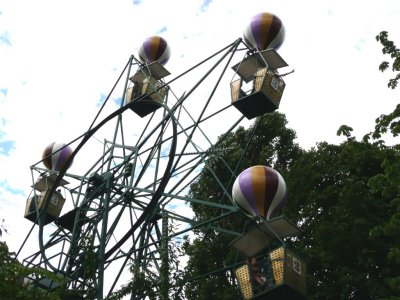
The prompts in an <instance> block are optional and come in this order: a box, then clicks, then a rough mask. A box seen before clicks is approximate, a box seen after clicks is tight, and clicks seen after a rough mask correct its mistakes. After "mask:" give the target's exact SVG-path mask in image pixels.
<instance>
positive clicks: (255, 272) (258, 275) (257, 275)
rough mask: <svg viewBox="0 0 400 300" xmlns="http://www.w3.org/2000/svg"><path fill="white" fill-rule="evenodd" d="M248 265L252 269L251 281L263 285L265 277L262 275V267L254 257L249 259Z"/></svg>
mask: <svg viewBox="0 0 400 300" xmlns="http://www.w3.org/2000/svg"><path fill="white" fill-rule="evenodd" d="M250 265H251V270H252V278H253V281H254V282H255V283H257V284H259V285H263V284H264V283H265V282H266V278H265V277H264V276H263V273H262V269H261V267H260V266H259V264H258V263H257V260H256V258H255V257H253V258H251V259H250Z"/></svg>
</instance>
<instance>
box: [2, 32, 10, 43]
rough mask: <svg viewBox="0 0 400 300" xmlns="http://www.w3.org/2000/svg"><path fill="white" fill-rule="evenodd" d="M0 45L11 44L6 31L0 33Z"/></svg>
mask: <svg viewBox="0 0 400 300" xmlns="http://www.w3.org/2000/svg"><path fill="white" fill-rule="evenodd" d="M0 45H6V46H11V41H10V36H9V34H8V31H6V32H4V33H2V34H1V35H0Z"/></svg>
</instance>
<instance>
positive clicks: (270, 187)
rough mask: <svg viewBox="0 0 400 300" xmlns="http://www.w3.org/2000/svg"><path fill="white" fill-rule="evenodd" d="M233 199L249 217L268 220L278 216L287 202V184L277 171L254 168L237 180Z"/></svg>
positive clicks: (245, 171)
mask: <svg viewBox="0 0 400 300" xmlns="http://www.w3.org/2000/svg"><path fill="white" fill-rule="evenodd" d="M232 197H233V200H234V201H235V203H236V204H237V205H238V206H239V207H240V208H241V209H242V210H243V211H244V213H246V214H247V215H249V216H252V217H262V218H265V219H267V220H268V219H270V218H272V217H274V216H277V215H278V214H279V213H280V212H281V210H282V208H283V206H284V205H285V203H286V201H287V191H286V183H285V181H284V179H283V177H282V176H281V174H279V173H278V172H277V171H276V170H274V169H272V168H270V167H267V166H253V167H250V168H248V169H246V170H244V171H243V172H242V173H240V175H239V176H238V177H237V178H236V180H235V182H234V184H233V188H232Z"/></svg>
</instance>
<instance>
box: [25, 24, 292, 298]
mask: <svg viewBox="0 0 400 300" xmlns="http://www.w3.org/2000/svg"><path fill="white" fill-rule="evenodd" d="M271 24H275V23H269V24H268V26H272V25H271ZM278 25H279V24H278ZM260 26H265V24H264V25H263V23H262V22H261V23H260ZM274 26H277V25H274ZM283 38H284V33H282V32H280V33H279V32H277V33H275V34H274V36H273V39H270V40H268V41H264V44H265V45H264V46H263V47H260V45H259V43H261V41H260V40H259V39H258V38H257V37H254V36H253V35H252V34H251V33H250V32H249V33H248V34H245V39H244V40H243V39H241V38H239V39H237V40H235V41H234V42H232V43H230V44H228V45H227V46H226V47H224V48H223V49H221V50H219V51H217V52H215V53H214V54H212V55H210V56H208V57H207V58H205V59H204V60H202V61H201V62H199V63H198V64H196V65H194V66H193V67H191V68H189V69H187V70H186V71H184V72H183V73H182V74H179V75H177V76H175V77H173V75H171V74H170V72H169V71H168V70H167V69H166V67H165V65H166V63H167V62H168V60H169V57H170V55H171V50H170V46H169V44H168V43H167V41H166V40H165V39H163V38H162V37H160V36H152V37H149V38H148V39H146V40H145V41H144V42H143V44H142V45H141V47H140V49H139V53H138V57H136V56H135V55H131V56H130V57H129V59H128V61H127V63H126V65H125V67H124V68H123V70H122V72H121V74H120V76H119V77H118V79H117V80H116V82H115V84H114V86H113V88H112V89H111V91H110V93H109V95H108V97H107V98H106V99H105V101H104V103H103V105H102V106H101V108H100V110H99V112H98V114H97V115H96V117H95V119H94V120H93V122H92V123H91V125H90V127H89V129H87V130H86V131H84V133H83V134H82V135H81V136H79V137H77V138H76V139H75V140H73V141H71V142H69V143H65V142H60V143H56V142H54V143H51V144H49V145H48V146H47V147H46V148H45V150H44V152H43V157H42V160H41V161H40V162H38V163H36V164H34V165H33V166H32V167H31V172H32V192H31V194H30V196H29V198H28V199H27V205H26V210H25V218H26V219H28V220H30V221H31V222H32V229H31V230H30V232H29V233H28V235H27V237H26V239H25V241H24V243H23V245H22V247H21V250H22V249H23V250H24V253H26V252H29V254H28V255H26V256H25V258H24V260H23V263H24V265H26V266H34V267H37V268H42V269H45V270H49V271H51V272H53V273H54V274H55V276H58V277H60V278H62V279H63V280H64V282H65V283H66V285H67V287H68V289H69V290H73V291H74V292H75V293H76V295H79V296H80V297H82V298H84V297H88V296H90V297H93V298H95V299H104V298H106V297H108V296H110V295H111V294H112V293H113V292H114V291H115V290H116V289H118V287H120V286H121V285H122V284H124V283H126V281H128V280H129V279H132V276H133V275H132V273H131V271H132V267H137V268H139V269H140V270H141V271H142V272H143V273H144V274H153V276H154V274H155V275H156V276H160V277H162V276H164V278H166V277H167V276H168V272H169V268H170V266H169V257H168V247H169V246H170V245H171V243H173V242H174V240H175V239H176V238H179V237H182V236H183V235H185V234H188V233H190V232H191V231H193V230H195V229H197V228H201V227H204V226H211V225H212V224H214V223H215V222H216V221H218V220H220V219H223V218H227V217H229V216H231V215H233V214H237V213H238V212H239V211H240V210H241V209H242V208H243V207H242V206H240V203H239V205H238V204H237V202H235V201H234V199H233V198H232V192H231V191H230V190H228V183H226V182H222V181H220V180H219V178H218V176H217V175H215V180H216V181H217V182H218V184H219V185H220V187H221V189H222V190H223V192H224V194H225V195H226V196H227V197H228V199H231V200H232V201H231V202H232V204H231V205H226V204H221V203H219V202H218V200H217V199H215V200H213V199H194V198H193V197H190V193H189V190H190V185H191V184H192V183H193V182H194V181H195V180H196V178H197V177H198V176H199V174H200V171H201V170H202V169H203V168H208V169H210V171H211V172H213V169H212V166H210V165H209V164H208V163H207V162H208V159H209V158H210V156H213V157H214V158H215V157H219V156H222V155H225V154H227V153H229V151H230V149H229V148H224V147H222V146H221V145H222V143H223V141H224V139H225V138H226V137H227V136H228V135H229V134H230V133H231V132H233V131H235V130H236V129H237V128H238V127H239V126H245V125H246V124H249V122H250V121H251V120H252V119H254V118H256V117H258V116H261V115H263V114H265V113H269V112H273V111H274V110H276V109H277V108H278V107H279V103H280V100H281V97H282V93H283V90H284V88H285V83H284V81H283V78H282V76H281V75H279V73H278V70H279V68H282V67H286V66H287V64H286V62H285V61H284V60H283V59H282V57H280V55H279V54H278V53H277V51H276V49H277V48H278V47H279V46H280V44H281V43H282V41H283ZM271 43H272V44H271ZM271 45H272V46H271ZM269 46H270V47H269ZM169 78H172V79H169ZM229 93H230V96H231V97H230V99H229V98H227V97H226V95H229ZM112 100H114V101H112ZM116 101H118V102H119V103H118V105H116V104H115V103H116ZM102 114H106V116H105V117H103V118H101V115H102ZM104 137H106V138H104ZM107 137H108V138H107ZM43 165H44V166H43ZM226 171H227V172H229V173H230V174H231V177H232V179H233V180H234V179H235V178H236V177H237V176H238V174H235V171H233V170H232V169H230V168H229V167H228V166H227V170H226ZM193 203H195V204H198V205H204V206H208V207H215V208H218V209H220V210H221V211H222V213H221V214H220V215H217V216H215V218H211V219H209V220H206V221H201V222H199V221H197V220H195V218H193V215H192V213H191V211H190V205H191V204H193ZM35 232H36V233H37V234H34V233H35ZM238 235H239V233H238ZM32 240H34V241H36V242H35V243H34V244H35V245H37V248H36V249H33V248H32V246H31V245H32ZM28 241H29V242H28ZM28 244H29V249H25V248H27V247H28V246H27V245H28ZM239 244H240V242H239V243H238V245H239ZM238 247H240V246H238ZM21 250H20V251H21ZM28 280H29V282H30V283H32V284H33V285H35V286H36V287H39V288H43V289H46V290H50V291H51V290H53V289H57V288H59V283H58V282H57V280H54V278H47V277H44V276H36V275H35V276H32V277H30V278H28ZM163 285H164V286H163V287H160V291H159V292H160V293H164V297H165V299H167V298H168V282H166V281H164V282H163ZM135 297H136V298H135ZM131 298H132V299H142V298H141V295H140V293H138V294H137V295H132V297H131ZM143 299H144V298H143Z"/></svg>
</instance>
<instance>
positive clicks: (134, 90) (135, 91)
mask: <svg viewBox="0 0 400 300" xmlns="http://www.w3.org/2000/svg"><path fill="white" fill-rule="evenodd" d="M141 93H142V87H141V84H139V82H138V81H134V82H133V87H132V99H135V98H137V97H139V96H140V95H141Z"/></svg>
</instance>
